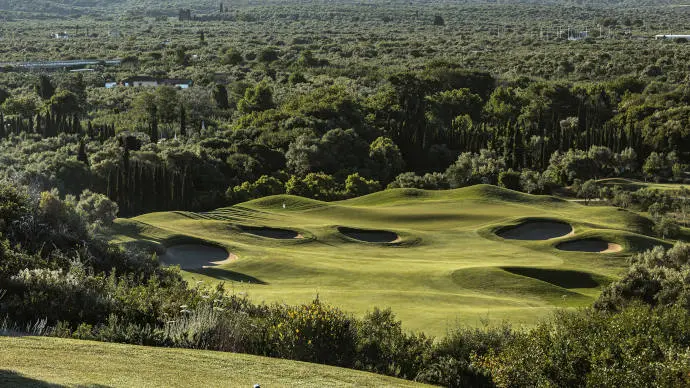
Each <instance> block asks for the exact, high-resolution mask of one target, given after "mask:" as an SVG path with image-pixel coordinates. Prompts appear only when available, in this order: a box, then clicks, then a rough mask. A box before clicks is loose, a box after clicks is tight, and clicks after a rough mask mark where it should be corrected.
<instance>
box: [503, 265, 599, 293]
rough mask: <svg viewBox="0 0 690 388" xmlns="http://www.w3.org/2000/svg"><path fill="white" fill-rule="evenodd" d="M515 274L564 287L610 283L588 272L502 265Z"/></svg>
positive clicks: (595, 285)
mask: <svg viewBox="0 0 690 388" xmlns="http://www.w3.org/2000/svg"><path fill="white" fill-rule="evenodd" d="M502 269H503V270H504V271H507V272H510V273H512V274H515V275H520V276H524V277H528V278H533V279H537V280H541V281H543V282H547V283H551V284H553V285H556V286H558V287H562V288H567V289H571V288H597V287H599V286H601V285H603V284H606V283H608V279H606V278H604V277H602V276H597V275H594V274H591V273H588V272H582V271H573V270H565V269H553V268H534V267H502Z"/></svg>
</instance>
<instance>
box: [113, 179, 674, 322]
mask: <svg viewBox="0 0 690 388" xmlns="http://www.w3.org/2000/svg"><path fill="white" fill-rule="evenodd" d="M539 220H541V221H560V222H566V223H569V224H570V225H572V226H573V227H574V232H575V234H574V235H567V236H564V237H561V238H557V239H550V240H543V241H529V240H509V239H503V238H501V237H498V236H497V235H496V232H497V231H500V230H505V228H506V227H509V226H511V225H512V226H515V225H519V224H521V223H524V222H528V221H539ZM117 223H118V227H117V232H118V234H117V235H116V236H114V238H115V240H116V241H119V242H121V243H123V244H138V243H141V241H144V240H145V241H146V244H147V246H149V247H152V248H155V247H157V248H156V249H157V250H158V251H161V250H162V249H163V248H162V247H161V245H165V246H172V245H175V244H179V243H184V242H185V241H188V240H190V238H194V239H200V240H206V241H209V242H213V243H215V244H219V245H222V246H224V247H226V248H227V249H228V251H229V252H231V253H233V254H236V255H237V256H238V257H239V258H238V259H237V260H236V261H233V262H232V263H230V264H227V265H223V266H219V267H214V268H208V269H202V270H195V271H194V272H186V273H185V274H186V275H185V276H187V277H188V278H189V279H190V280H203V281H207V282H214V281H218V280H223V281H227V282H233V283H232V285H231V286H229V287H228V288H229V289H231V290H234V292H247V293H248V294H249V296H250V297H251V298H252V299H253V300H255V301H266V302H286V303H303V302H308V301H309V300H311V299H313V298H314V297H316V296H317V295H318V296H319V298H321V299H322V300H323V301H326V302H327V303H331V304H334V305H336V306H338V307H340V308H342V309H344V310H345V311H351V312H354V313H357V314H363V313H365V312H366V311H368V310H371V309H372V308H373V307H374V306H379V307H391V308H392V309H393V310H394V311H395V312H396V314H397V315H398V317H399V318H401V319H402V320H403V323H404V325H405V327H406V328H408V329H413V330H423V331H425V332H427V333H430V334H434V335H443V334H444V333H445V332H446V330H447V329H448V328H450V327H452V326H454V325H456V324H458V323H463V324H468V325H480V324H482V322H484V321H486V320H487V319H488V320H489V321H491V322H497V321H502V320H508V321H510V322H513V323H515V324H532V323H534V322H535V321H536V320H537V319H538V318H539V317H542V316H544V315H548V314H550V312H552V311H553V310H554V308H558V307H566V308H570V307H578V306H584V305H588V304H591V303H592V301H593V300H594V298H595V297H596V296H597V295H598V293H599V292H600V289H601V286H602V285H604V284H606V283H608V282H609V281H611V279H613V278H615V277H616V276H618V275H619V274H620V273H621V272H622V271H623V270H624V268H625V267H626V258H627V257H628V256H629V255H630V254H631V253H632V252H635V251H639V250H643V249H646V248H649V247H651V246H653V245H655V244H660V243H662V242H661V241H659V240H656V239H653V238H650V237H647V236H646V235H649V234H650V233H651V232H650V231H651V228H652V223H651V221H650V220H649V219H647V218H644V217H642V216H640V215H638V214H636V213H633V212H629V211H626V210H620V209H616V208H612V207H603V206H584V205H582V204H578V203H570V202H567V201H563V200H560V199H557V198H553V197H548V196H532V195H526V194H521V193H518V192H514V191H510V190H505V189H500V188H498V187H494V186H488V185H478V186H473V187H468V188H463V189H457V190H448V191H423V190H410V189H400V190H387V191H383V192H380V193H376V194H372V195H369V196H365V197H361V198H356V199H352V200H348V201H342V202H335V203H325V202H319V201H315V200H310V199H304V198H299V197H293V196H275V197H268V198H263V199H260V200H255V201H251V202H247V203H243V204H240V205H237V206H233V207H229V208H223V209H218V210H216V211H212V212H209V213H201V214H196V213H189V212H165V213H153V214H147V215H143V216H140V217H136V218H134V219H131V220H118V222H117ZM247 226H256V227H271V228H280V229H286V230H292V231H294V232H296V233H299V234H300V235H301V236H303V237H304V238H301V239H283V240H278V239H274V238H266V237H261V236H257V235H256V234H252V233H248V232H247V230H248V229H247V228H246V227H247ZM340 227H346V228H358V229H363V230H375V231H390V232H394V233H396V234H397V236H398V237H399V239H398V240H395V241H393V242H391V243H374V242H366V241H358V240H356V239H353V238H351V237H348V236H345V235H343V234H342V233H341V231H342V230H347V229H343V228H340ZM583 238H589V239H594V238H596V239H601V240H603V241H606V242H610V243H616V244H620V245H621V246H622V247H623V251H622V252H620V253H607V254H601V253H582V252H567V251H561V250H558V249H556V246H557V245H558V244H559V243H562V242H564V241H570V240H576V239H583ZM137 241H139V242H137ZM552 276H553V278H551V277H552Z"/></svg>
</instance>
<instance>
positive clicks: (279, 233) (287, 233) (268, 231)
mask: <svg viewBox="0 0 690 388" xmlns="http://www.w3.org/2000/svg"><path fill="white" fill-rule="evenodd" d="M240 230H242V231H243V232H245V233H249V234H253V235H255V236H259V237H265V238H272V239H274V240H294V239H299V238H302V235H300V234H299V233H298V232H295V231H294V230H289V229H279V228H267V227H257V226H240Z"/></svg>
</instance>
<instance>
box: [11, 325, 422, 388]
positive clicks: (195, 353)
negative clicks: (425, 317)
mask: <svg viewBox="0 0 690 388" xmlns="http://www.w3.org/2000/svg"><path fill="white" fill-rule="evenodd" d="M0 349H2V352H0V386H3V387H5V386H8V387H27V386H29V387H62V386H70V387H72V386H73V387H154V386H156V387H189V386H190V385H191V386H199V387H228V386H232V387H251V386H253V385H254V384H261V386H262V387H263V386H266V387H286V386H287V387H353V386H354V387H358V386H359V387H363V386H366V387H376V386H380V387H393V386H395V387H415V386H417V387H422V386H425V385H422V384H417V383H413V382H411V381H405V380H400V379H395V378H392V377H386V376H381V375H376V374H373V373H366V372H360V371H355V370H351V369H345V368H337V367H332V366H326V365H320V364H310V363H306V362H298V361H289V360H282V359H275V358H268V357H259V356H250V355H246V354H235V353H224V352H212V351H207V350H189V349H169V348H153V347H145V346H137V345H123V344H111V343H101V342H92V341H78V340H72V339H60V338H47V337H21V338H12V337H0ZM55 360H60V362H58V363H56V362H55ZM46 365H50V367H49V368H46ZM142 371H145V373H142Z"/></svg>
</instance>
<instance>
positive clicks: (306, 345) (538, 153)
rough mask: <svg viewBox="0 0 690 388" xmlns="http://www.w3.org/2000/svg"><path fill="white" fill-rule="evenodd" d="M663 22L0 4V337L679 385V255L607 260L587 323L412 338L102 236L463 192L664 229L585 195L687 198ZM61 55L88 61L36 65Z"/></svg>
mask: <svg viewBox="0 0 690 388" xmlns="http://www.w3.org/2000/svg"><path fill="white" fill-rule="evenodd" d="M674 4H676V2H665V3H664V4H663V5H659V4H658V2H652V1H641V2H638V1H606V2H601V1H570V0H563V1H556V0H554V1H548V0H544V1H527V0H525V1H520V2H507V1H461V2H457V1H453V2H444V1H439V2H424V1H419V2H396V1H391V2H373V3H366V4H360V3H355V2H326V1H324V2H321V1H315V2H294V3H293V2H290V3H285V2H282V1H281V2H255V1H242V2H236V1H233V2H222V1H210V0H209V1H197V2H193V3H191V2H189V1H182V0H179V1H167V2H158V1H144V0H122V1H86V0H83V1H80V0H74V1H31V2H28V1H12V0H0V19H2V20H3V22H2V23H1V24H0V59H1V60H2V62H0V162H1V163H0V178H1V179H2V182H1V183H0V236H1V237H0V257H1V258H2V260H0V314H2V315H0V322H3V321H2V318H3V317H4V316H5V315H6V316H7V319H5V320H4V327H0V329H2V330H10V329H11V330H13V331H30V332H32V333H36V334H47V335H55V336H65V337H68V336H69V337H75V338H84V339H97V340H104V341H116V342H125V343H137V344H148V345H158V346H174V347H188V348H204V349H215V350H223V351H237V352H247V353H254V354H261V355H267V356H274V357H283V358H290V359H297V360H303V361H311V362H319V363H327V364H331V365H339V366H344V367H350V368H356V369H362V370H368V371H374V372H377V373H384V374H389V375H394V376H400V377H404V378H408V379H414V380H417V381H423V382H428V383H434V384H440V385H444V386H458V387H459V386H505V387H509V386H511V387H512V386H526V387H527V386H554V385H555V386H584V385H590V386H612V387H613V386H623V385H629V386H631V385H632V386H647V385H651V384H652V383H655V384H658V385H660V386H687V385H688V384H690V377H689V376H690V369H689V367H688V365H690V353H689V352H688V348H689V347H690V341H689V340H688V339H689V338H690V333H689V332H688V329H689V328H690V324H689V322H688V319H689V318H688V317H690V315H688V313H689V309H690V302H689V301H690V291H689V290H690V288H689V286H688V284H690V272H689V271H690V269H689V268H690V265H689V264H688V263H690V251H689V248H688V246H687V245H685V244H683V243H681V242H679V243H677V244H676V246H675V247H673V248H671V247H668V246H667V247H658V248H655V249H654V250H652V251H649V252H646V253H642V254H639V255H636V256H635V257H633V258H632V259H631V262H630V265H631V266H630V269H629V271H628V273H626V274H625V275H624V276H623V277H622V278H621V279H620V280H618V281H616V282H614V283H612V284H611V285H610V286H609V287H608V288H607V289H606V290H604V292H603V294H602V295H601V296H600V297H599V299H598V301H597V302H596V304H595V305H594V306H592V307H591V308H588V309H585V310H582V311H577V312H563V313H559V314H558V315H557V316H555V317H554V318H553V319H551V320H545V321H544V322H542V323H540V324H539V325H537V327H536V328H534V329H532V330H517V329H513V328H510V327H509V326H506V327H501V328H486V329H466V328H459V329H457V330H456V331H453V332H451V333H449V335H448V336H447V337H446V338H442V339H435V340H434V339H431V338H428V337H426V336H425V335H424V334H421V333H406V332H405V331H404V330H403V329H402V326H401V323H400V322H399V321H397V320H396V319H395V316H394V315H393V313H392V312H391V311H389V310H378V309H377V310H374V311H373V312H372V313H371V314H369V315H367V316H366V317H363V318H353V317H352V316H350V315H348V314H347V313H345V312H342V311H340V310H339V309H337V308H336V307H333V306H328V305H327V304H325V303H323V302H321V301H318V300H316V301H314V302H313V303H311V304H306V305H304V306H284V305H263V304H254V303H252V302H251V301H250V300H249V299H247V298H244V297H239V296H237V295H230V294H229V293H227V292H226V290H224V289H223V288H222V287H219V288H218V289H214V290H206V289H202V288H198V287H197V288H194V287H190V286H189V285H188V284H187V283H186V282H185V281H184V280H183V279H182V277H181V275H180V273H179V269H174V268H164V267H161V266H160V265H159V263H158V262H157V261H156V260H155V258H152V257H151V256H150V254H149V253H147V252H138V251H130V250H124V249H122V248H121V247H118V246H114V245H111V244H110V243H109V242H108V240H107V237H106V236H107V229H108V227H109V226H110V225H111V224H112V221H113V220H114V219H115V217H117V216H118V215H119V216H134V215H139V214H143V213H148V212H153V211H162V210H190V211H206V210H211V209H214V208H217V207H221V206H229V205H232V204H237V203H241V202H244V201H247V200H250V199H253V198H259V197H263V196H268V195H274V194H284V193H287V194H294V195H299V196H305V197H310V198H316V199H320V200H326V201H332V200H339V199H345V198H351V197H356V196H361V195H365V194H369V193H372V192H375V191H379V190H382V189H385V188H421V189H431V190H441V189H449V188H458V187H464V186H469V185H473V184H478V183H488V184H494V185H499V186H502V187H505V188H509V189H513V190H519V191H523V192H527V193H530V194H552V193H560V194H563V193H566V194H573V195H578V196H580V197H582V198H583V199H584V200H585V201H589V200H591V199H593V198H598V199H601V200H602V203H605V204H611V205H615V206H619V207H621V208H630V209H634V210H636V211H641V212H646V213H648V214H649V215H650V217H651V218H653V220H654V222H655V232H656V234H657V235H658V236H659V237H662V238H667V237H669V238H671V237H676V236H678V235H679V234H681V235H682V226H684V225H686V214H687V213H690V195H686V194H687V191H686V190H685V189H683V190H682V191H679V192H671V191H669V192H663V193H662V192H658V191H654V190H650V189H642V190H639V191H635V192H631V191H630V190H626V189H625V188H624V187H619V186H616V187H608V186H604V185H601V184H600V183H599V180H600V179H602V178H607V177H628V178H636V179H640V180H645V181H654V182H676V183H688V182H690V176H689V175H688V170H689V167H688V166H689V165H690V130H689V128H690V123H689V122H688V121H689V120H690V108H688V106H689V104H690V87H689V86H688V80H689V78H688V66H687V63H688V62H689V59H690V44H689V43H688V41H687V39H685V38H676V39H655V38H654V36H655V35H664V34H673V33H677V34H683V33H687V32H688V31H687V30H685V27H686V26H687V25H688V22H689V21H690V8H687V7H680V6H674ZM678 4H680V2H678ZM56 15H63V16H64V15H66V17H64V18H57V17H56ZM67 60H95V61H97V63H96V64H91V63H90V64H87V65H74V64H61V65H56V66H50V65H49V64H47V63H46V61H67ZM106 60H117V61H116V63H115V64H110V63H106V62H105V61H106ZM28 64H33V65H35V66H33V67H32V66H28ZM134 77H137V78H134ZM135 79H138V80H139V82H142V80H144V81H145V82H149V83H152V84H155V86H148V87H145V86H141V87H135V86H128V85H131V84H132V83H134V82H136V81H134V80H135ZM180 85H182V86H180ZM181 306H184V307H181ZM171 317H174V318H176V319H175V320H174V322H176V323H175V324H174V325H171V324H169V323H168V322H169V321H171ZM0 326H2V325H0ZM2 330H0V331H2ZM295 333H298V334H295ZM299 333H302V334H299ZM326 333H327V334H326ZM614 339H615V341H614ZM526 348H529V349H533V350H534V351H533V352H530V354H525V353H524V349H526Z"/></svg>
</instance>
